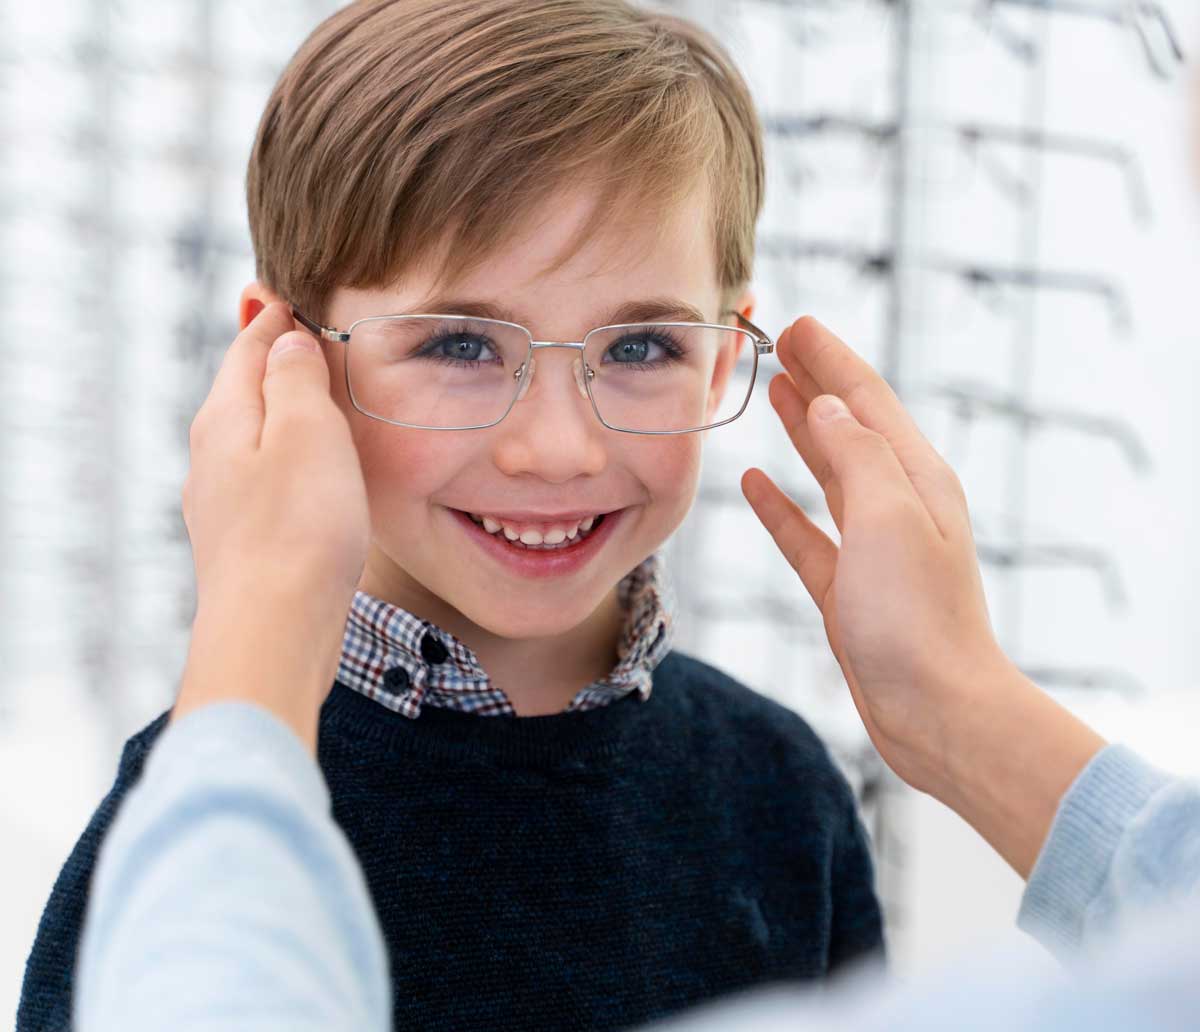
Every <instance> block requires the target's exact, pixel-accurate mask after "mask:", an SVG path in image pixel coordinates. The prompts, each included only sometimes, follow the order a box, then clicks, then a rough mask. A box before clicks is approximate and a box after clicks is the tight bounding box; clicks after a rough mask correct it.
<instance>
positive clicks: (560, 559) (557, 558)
mask: <svg viewBox="0 0 1200 1032" xmlns="http://www.w3.org/2000/svg"><path fill="white" fill-rule="evenodd" d="M625 511H626V510H624V509H618V510H617V511H616V512H610V513H606V514H605V516H604V519H603V520H602V521H601V522H600V526H598V527H596V528H595V529H594V530H593V531H592V532H591V533H590V534H589V535H588V536H587V537H585V538H582V539H581V540H579V541H577V542H576V543H575V544H573V545H568V546H567V547H566V548H556V549H554V550H552V551H542V550H536V551H533V550H529V549H524V548H514V547H513V546H512V545H510V544H509V543H508V542H507V541H506V540H505V541H502V540H500V535H502V534H503V533H504V532H503V531H499V532H497V534H489V533H488V532H487V531H486V530H484V529H483V527H481V526H480V525H479V524H478V523H476V522H475V521H474V520H473V519H471V517H470V516H468V515H467V514H466V513H465V512H461V511H460V510H458V509H450V510H449V512H450V515H451V516H453V517H454V518H455V519H456V520H457V521H458V522H459V523H461V524H462V525H463V527H464V528H465V529H466V531H467V533H468V534H470V535H471V537H472V538H474V539H475V540H476V541H477V542H478V543H479V547H480V548H482V549H483V550H484V551H485V552H487V553H488V554H489V555H491V556H493V557H494V558H495V559H496V561H497V562H499V563H501V564H503V565H504V566H505V567H507V568H508V569H509V570H511V571H512V572H513V573H516V574H518V575H519V576H521V577H529V578H532V579H539V578H549V577H565V576H566V575H568V574H571V573H574V572H575V571H576V570H579V569H581V568H582V567H583V566H584V565H586V564H587V562H588V560H590V559H591V558H592V556H594V555H595V554H596V553H597V552H599V551H600V549H601V548H603V547H604V542H605V541H607V540H608V539H609V538H610V537H611V536H612V534H613V531H614V529H615V528H616V526H617V524H618V523H619V522H620V521H621V517H622V516H624V515H625Z"/></svg>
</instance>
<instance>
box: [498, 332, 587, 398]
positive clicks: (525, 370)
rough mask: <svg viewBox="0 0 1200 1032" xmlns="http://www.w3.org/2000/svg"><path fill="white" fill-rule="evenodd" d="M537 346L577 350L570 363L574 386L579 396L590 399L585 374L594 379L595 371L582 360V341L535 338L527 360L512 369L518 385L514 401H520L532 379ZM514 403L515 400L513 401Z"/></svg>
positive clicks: (535, 364)
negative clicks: (573, 359) (573, 375)
mask: <svg viewBox="0 0 1200 1032" xmlns="http://www.w3.org/2000/svg"><path fill="white" fill-rule="evenodd" d="M538 348H572V349H574V350H575V351H578V352H579V354H578V355H576V356H575V361H574V362H572V363H571V370H572V372H574V374H575V386H576V387H577V388H578V389H579V396H580V397H581V398H583V399H584V400H585V401H588V400H590V395H589V394H588V389H587V383H586V382H585V381H584V375H585V374H586V376H587V378H588V380H592V379H595V376H596V371H595V370H594V369H592V367H591V366H589V365H587V364H586V363H585V362H584V361H583V341H581V340H535V341H532V342H531V350H530V353H529V361H528V362H522V363H521V364H520V365H519V366H517V368H516V369H514V370H513V379H514V380H516V381H517V382H518V383H519V384H520V387H519V388H518V389H517V397H516V401H520V400H521V399H522V398H523V397H525V392H526V391H527V390H528V389H529V384H530V383H531V382H532V381H533V373H534V370H535V369H536V367H537V358H536V357H535V356H534V354H533V352H534V351H535V350H537V349H538ZM514 404H516V402H515V401H514Z"/></svg>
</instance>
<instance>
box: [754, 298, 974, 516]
mask: <svg viewBox="0 0 1200 1032" xmlns="http://www.w3.org/2000/svg"><path fill="white" fill-rule="evenodd" d="M776 353H777V354H778V355H779V359H780V361H781V362H782V363H783V366H784V368H785V369H787V371H788V372H789V373H790V374H791V376H792V378H793V380H796V379H797V378H800V379H802V378H803V376H804V375H806V374H807V375H808V376H809V377H810V378H811V380H812V382H813V383H814V384H816V386H817V387H818V388H819V389H820V391H821V393H823V394H833V395H837V396H838V397H839V398H841V399H842V401H844V402H845V404H846V405H847V406H848V407H849V409H850V411H851V412H853V413H854V416H855V418H856V419H857V420H858V422H859V423H861V425H862V426H864V427H866V428H868V429H870V430H873V431H874V432H876V433H877V434H880V435H882V436H883V437H884V438H885V439H886V440H887V442H888V443H889V444H890V445H891V447H892V450H893V451H894V452H895V455H896V458H897V459H898V460H899V462H900V465H901V467H902V468H903V470H904V472H905V474H906V475H907V476H908V478H909V480H911V482H912V484H913V487H914V488H915V489H916V492H917V495H918V497H919V498H920V499H921V501H922V502H923V503H924V505H925V507H926V508H927V509H928V510H929V513H930V516H931V517H932V518H933V520H934V522H935V524H936V525H937V526H938V528H939V529H940V530H941V531H942V532H943V533H948V532H950V531H951V530H954V531H961V530H963V529H964V528H965V527H966V526H968V524H969V518H968V516H967V513H966V507H965V505H964V503H963V501H962V498H961V492H960V491H958V490H957V486H956V484H955V483H953V480H954V478H953V476H952V471H951V470H950V467H949V466H948V465H947V464H946V462H945V460H944V459H943V458H942V457H941V456H940V455H939V454H938V453H937V450H936V449H935V448H934V447H933V445H931V444H930V443H929V441H928V440H927V439H926V438H925V435H924V434H922V433H921V431H920V429H919V428H918V427H917V424H916V422H915V421H914V420H913V418H912V416H911V415H909V413H908V411H907V410H906V409H905V408H904V406H903V405H902V404H901V403H900V399H899V398H897V397H896V393H895V391H893V390H892V388H891V386H890V385H889V384H888V383H887V381H886V380H884V378H883V377H882V376H880V375H879V374H878V373H877V372H876V371H875V370H874V369H872V368H871V366H870V364H869V363H867V362H866V361H864V360H863V359H862V358H861V357H860V356H859V355H857V354H855V352H854V351H853V350H852V349H851V348H849V347H848V346H847V345H846V344H845V343H843V342H842V341H841V340H840V339H839V338H838V337H837V336H836V335H835V334H833V333H832V332H830V331H829V330H828V329H826V328H825V327H824V326H822V325H821V323H819V322H818V321H817V320H816V319H814V318H812V317H811V316H806V317H805V318H803V319H799V320H797V321H796V322H795V323H793V324H792V325H791V326H789V327H788V328H787V329H786V330H785V331H784V332H783V334H782V335H781V336H780V339H779V342H778V345H777V347H776Z"/></svg>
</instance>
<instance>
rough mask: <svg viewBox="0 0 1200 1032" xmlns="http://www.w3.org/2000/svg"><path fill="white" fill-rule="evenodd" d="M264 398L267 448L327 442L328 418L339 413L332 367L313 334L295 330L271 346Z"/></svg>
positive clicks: (264, 427)
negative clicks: (299, 441) (279, 443)
mask: <svg viewBox="0 0 1200 1032" xmlns="http://www.w3.org/2000/svg"><path fill="white" fill-rule="evenodd" d="M261 395H262V399H263V405H264V407H265V410H266V415H265V417H264V419H263V430H262V441H261V443H262V446H263V447H270V446H271V444H272V442H273V441H277V440H283V439H294V438H296V437H301V438H309V439H312V440H315V441H316V442H322V441H323V439H324V438H325V437H326V436H327V433H328V424H327V422H326V420H325V418H324V417H325V416H326V415H328V414H329V412H330V410H332V411H333V412H336V411H337V409H336V406H335V405H334V402H333V399H332V398H331V397H330V394H329V367H328V366H327V365H326V364H325V356H324V355H323V354H322V353H321V346H320V344H319V343H318V342H317V339H316V338H315V337H314V336H313V335H312V334H311V333H306V332H305V331H303V330H292V331H290V332H289V333H285V334H283V335H282V336H280V337H279V338H278V339H277V340H276V341H275V343H274V344H272V345H271V350H270V353H269V355H268V357H267V363H266V372H265V374H264V376H263V380H262V389H261Z"/></svg>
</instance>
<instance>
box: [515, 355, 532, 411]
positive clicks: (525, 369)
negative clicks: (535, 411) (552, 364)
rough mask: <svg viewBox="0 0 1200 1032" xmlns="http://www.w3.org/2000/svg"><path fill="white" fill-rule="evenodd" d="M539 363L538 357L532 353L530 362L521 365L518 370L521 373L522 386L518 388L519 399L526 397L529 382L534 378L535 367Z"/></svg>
mask: <svg viewBox="0 0 1200 1032" xmlns="http://www.w3.org/2000/svg"><path fill="white" fill-rule="evenodd" d="M536 364H537V359H536V358H534V357H533V356H532V355H530V356H529V363H528V364H527V365H523V366H521V368H520V369H518V370H517V372H518V373H519V374H520V375H521V386H520V388H518V390H517V401H520V400H521V399H522V398H523V397H525V392H526V391H527V390H529V384H530V382H531V381H532V380H533V367H534V366H535V365H536Z"/></svg>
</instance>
